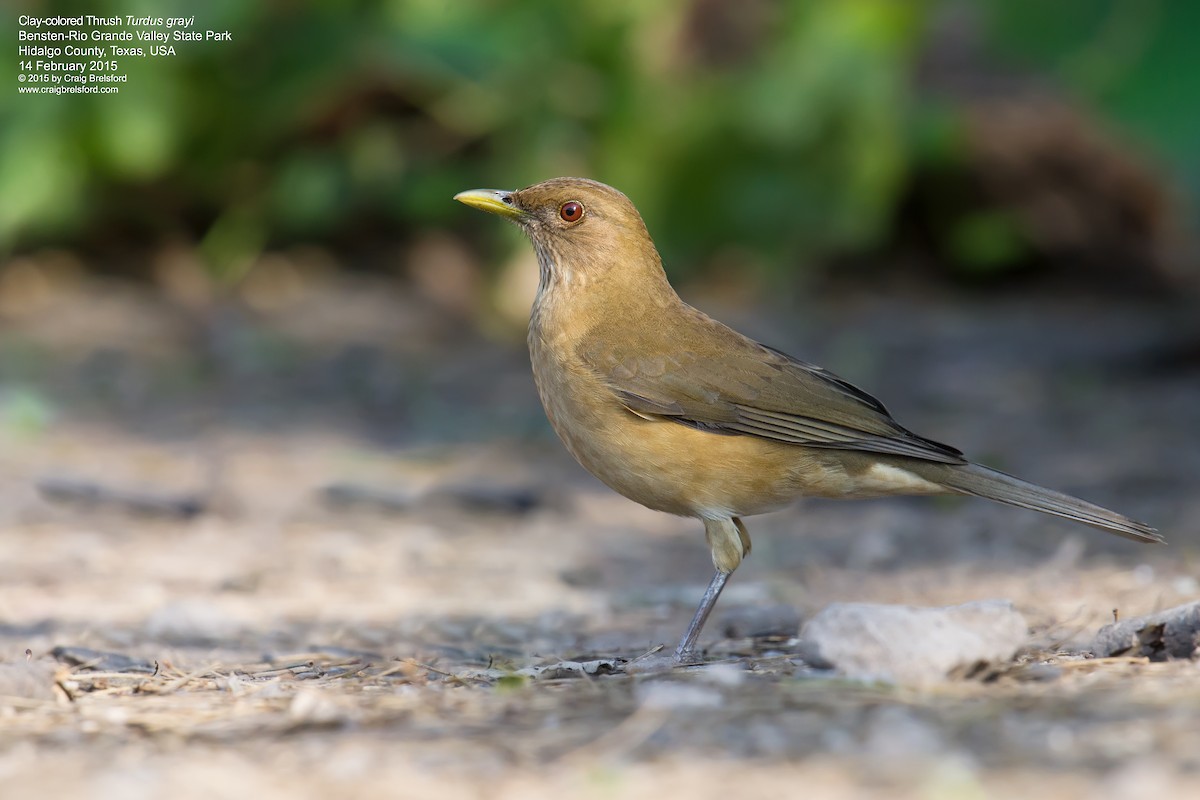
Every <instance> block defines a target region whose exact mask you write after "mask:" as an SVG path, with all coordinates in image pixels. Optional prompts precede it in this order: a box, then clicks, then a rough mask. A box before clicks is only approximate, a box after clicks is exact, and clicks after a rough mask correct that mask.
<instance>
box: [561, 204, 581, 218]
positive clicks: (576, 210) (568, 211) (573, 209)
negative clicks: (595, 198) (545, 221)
mask: <svg viewBox="0 0 1200 800" xmlns="http://www.w3.org/2000/svg"><path fill="white" fill-rule="evenodd" d="M558 215H559V216H560V217H562V220H563V222H578V221H579V220H581V219H583V203H580V202H579V201H578V200H568V201H567V202H565V203H563V204H562V205H561V206H559V208H558Z"/></svg>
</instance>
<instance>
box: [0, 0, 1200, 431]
mask: <svg viewBox="0 0 1200 800" xmlns="http://www.w3.org/2000/svg"><path fill="white" fill-rule="evenodd" d="M17 7H18V9H19V10H20V11H24V12H29V13H34V14H39V15H46V14H52V13H63V14H71V13H93V14H99V15H110V14H126V13H135V14H136V13H154V14H156V15H159V14H162V15H170V14H174V13H183V14H185V15H191V14H192V13H193V9H192V8H191V6H189V5H188V4H186V3H179V2H175V3H171V2H168V3H158V2H155V3H148V2H132V3H131V2H129V1H128V0H121V1H120V2H117V1H116V0H87V2H66V1H62V2H18V3H17ZM194 13H195V15H196V16H197V20H198V21H197V27H198V28H201V29H204V28H212V29H216V30H229V31H231V32H233V34H234V36H233V42H232V43H221V44H191V43H184V44H181V45H180V46H179V47H178V48H177V50H178V52H179V54H178V55H177V56H176V57H174V58H147V59H144V60H137V61H135V60H134V59H122V69H123V70H126V69H127V71H128V74H129V82H128V84H126V85H123V86H122V91H121V93H120V95H118V96H104V97H95V96H93V97H83V96H62V97H51V96H37V97H30V96H21V95H17V94H16V93H15V92H5V93H4V95H3V98H2V99H0V116H2V118H3V126H2V128H0V196H2V197H3V198H4V202H3V204H2V205H0V260H2V266H0V324H2V325H3V326H4V327H3V334H4V335H3V340H2V342H0V381H2V383H0V409H3V411H2V413H0V419H2V420H3V421H4V422H3V424H4V426H6V427H8V428H10V429H11V428H14V427H17V428H30V429H36V428H37V427H38V426H39V425H43V424H49V423H48V420H49V419H51V418H52V417H54V415H55V414H57V413H59V412H60V411H63V410H66V409H71V410H72V411H83V412H87V413H99V414H116V415H117V416H122V415H125V416H127V415H129V414H133V415H135V416H136V417H137V419H138V420H139V424H150V423H152V422H153V421H154V420H156V419H158V418H159V417H160V416H163V415H168V414H170V413H171V412H172V411H178V410H179V409H178V408H176V406H177V404H178V402H179V401H180V399H181V398H183V397H188V398H191V399H195V396H196V395H197V394H200V395H203V396H204V400H205V403H202V404H201V406H205V405H206V404H207V406H208V407H211V406H212V404H213V403H217V402H233V401H235V400H236V401H238V402H236V403H235V405H237V406H238V408H226V409H225V410H226V411H229V412H232V413H235V414H236V413H245V414H250V415H255V414H257V415H258V416H259V417H260V418H261V419H260V421H265V422H274V423H279V422H280V421H281V420H282V419H286V418H290V417H292V416H293V415H301V416H302V415H303V412H304V409H305V407H306V406H311V405H324V406H334V407H337V408H338V409H339V411H340V412H343V413H348V414H349V415H350V417H352V418H354V419H359V420H367V421H368V422H370V425H369V427H370V428H371V430H372V431H373V435H377V436H383V437H385V438H387V437H390V438H392V439H394V440H398V441H406V440H411V439H413V438H418V439H419V438H423V437H433V438H435V439H436V438H444V437H446V436H451V437H453V436H462V435H466V436H476V435H479V434H480V433H483V434H486V433H488V432H489V430H490V429H492V428H495V427H496V426H497V425H499V426H501V427H503V428H505V430H508V431H511V425H513V424H516V425H518V427H519V428H525V427H530V426H532V428H534V429H540V430H543V431H544V427H542V425H543V423H541V422H540V421H539V418H538V417H537V416H532V417H531V418H526V417H525V416H524V414H525V412H524V410H521V409H523V408H524V404H525V401H526V400H527V397H526V396H524V395H522V396H521V398H520V399H519V400H517V401H514V402H516V403H517V404H518V405H520V407H521V408H520V409H518V408H513V409H510V412H511V413H509V412H506V411H504V410H497V411H492V412H486V414H485V416H487V417H488V419H487V420H486V421H483V422H480V426H481V428H482V429H475V428H472V427H471V426H469V425H468V426H467V427H466V428H464V426H463V424H462V422H461V420H454V419H446V418H444V417H445V416H446V415H441V414H439V412H438V409H439V408H444V407H445V406H446V404H447V403H449V404H450V406H452V407H453V406H454V400H453V399H448V398H447V397H446V396H444V395H441V394H439V392H440V389H439V386H438V385H439V383H449V384H457V383H458V382H460V381H459V378H460V377H462V376H461V375H459V373H463V372H467V373H469V372H471V369H470V368H469V366H466V365H464V363H465V364H468V365H469V364H470V363H471V362H470V359H469V358H468V359H467V361H466V362H463V361H462V360H461V359H455V363H454V364H452V365H447V364H445V363H443V361H444V360H443V359H441V358H439V357H438V356H435V355H431V353H432V352H433V350H436V347H434V345H433V343H434V342H450V341H454V342H457V343H459V344H461V343H462V342H464V341H465V340H466V339H469V338H472V337H478V338H481V339H483V340H484V341H485V342H487V343H497V342H498V343H501V345H503V347H509V346H511V347H513V348H515V347H516V346H517V343H518V342H519V340H520V337H521V329H522V328H523V325H524V319H525V316H526V314H527V310H528V302H529V298H530V296H531V292H532V285H533V283H534V281H535V271H534V270H532V269H531V266H530V265H531V255H530V254H529V252H528V248H527V246H525V245H524V243H523V242H522V241H521V240H520V238H519V236H518V234H517V233H516V232H515V231H513V230H509V229H507V228H506V227H505V226H501V225H498V224H497V223H496V221H495V220H489V219H485V218H482V217H480V216H479V215H477V214H473V213H471V212H469V211H468V210H467V209H464V208H462V207H461V206H459V205H457V204H455V203H453V202H451V201H450V199H449V198H450V197H451V196H452V195H453V194H454V193H455V192H457V191H459V190H461V189H464V188H472V187H498V188H519V187H521V186H525V185H528V184H530V183H534V182H537V181H539V180H542V179H545V178H548V177H552V176H556V175H569V174H577V175H585V176H589V177H594V178H597V179H599V180H602V181H605V182H608V183H611V184H613V185H615V186H617V187H618V188H620V189H622V190H623V191H625V192H626V193H627V194H628V195H629V196H630V197H631V198H632V199H633V200H634V201H635V203H636V204H637V205H638V207H639V209H640V210H641V211H642V213H643V215H644V216H645V218H646V220H647V222H648V224H649V227H650V229H651V231H652V233H653V234H654V236H655V238H656V241H657V243H658V245H659V247H660V249H661V250H662V252H663V254H664V257H665V260H666V263H667V266H668V270H669V271H670V273H671V276H672V278H673V279H674V280H675V281H676V283H677V284H678V285H680V286H681V287H683V289H684V292H685V295H687V293H688V291H689V290H690V291H692V293H693V294H692V295H691V296H693V297H697V298H698V297H704V296H710V295H711V296H713V297H714V302H716V303H717V304H718V307H721V306H731V307H734V311H733V312H732V313H734V314H735V315H736V313H737V312H736V308H737V307H739V306H740V307H745V308H750V307H755V306H761V305H762V304H766V305H767V306H770V307H772V308H773V309H774V310H775V311H776V312H778V313H779V314H780V315H782V316H784V317H787V316H789V315H793V314H796V313H804V309H808V308H812V307H813V306H814V305H819V304H821V303H822V302H824V301H823V300H822V299H821V298H822V296H823V294H824V293H828V292H830V291H834V290H835V289H836V290H838V291H842V292H845V291H851V292H852V291H854V290H856V289H861V290H866V291H878V290H879V289H880V287H885V288H888V289H889V290H890V289H894V288H896V287H898V286H921V287H929V286H940V287H951V288H954V289H966V290H968V291H973V292H976V293H994V292H1009V293H1011V292H1014V291H1015V292H1044V291H1053V292H1057V296H1058V297H1060V298H1061V299H1062V300H1063V302H1071V299H1072V298H1077V297H1078V296H1080V295H1091V294H1108V295H1120V296H1121V297H1125V298H1135V299H1136V300H1137V301H1139V302H1141V301H1145V300H1146V299H1147V298H1158V299H1160V300H1161V299H1163V298H1166V299H1168V300H1174V301H1178V300H1179V298H1180V295H1181V294H1186V295H1188V296H1191V297H1194V296H1195V287H1196V285H1197V277H1198V271H1200V270H1198V268H1197V248H1196V239H1195V234H1196V229H1197V221H1198V216H1197V210H1196V209H1197V208H1198V207H1200V206H1198V204H1197V199H1198V198H1200V148H1197V147H1196V142H1197V141H1200V113H1197V111H1196V109H1197V108H1200V68H1198V67H1200V61H1198V57H1197V56H1196V55H1195V48H1194V43H1193V42H1192V40H1191V35H1190V32H1191V31H1194V30H1195V29H1196V28H1197V26H1198V25H1200V7H1197V6H1196V5H1195V4H1194V3H1189V2H1186V0H1148V1H1146V2H1135V0H1069V1H1065V2H1060V3H1055V4H1052V5H1051V6H1047V5H1046V4H1044V3H1037V2H1032V0H978V1H976V2H954V1H952V0H946V1H944V2H934V1H933V0H928V1H927V2H912V3H895V2H890V1H889V0H850V1H849V2H839V3H806V2H790V3H787V2H769V1H767V0H751V1H750V2H746V3H740V4H736V5H731V4H728V3H723V2H716V1H710V0H673V1H672V2H660V3H641V2H633V0H627V1H626V0H621V1H620V2H611V3H602V4H599V3H588V4H545V3H540V2H522V1H520V0H512V1H510V2H500V1H499V0H463V1H462V2H455V3H442V2H428V1H425V0H392V1H391V2H384V1H383V0H378V1H372V0H361V1H360V2H354V3H328V2H317V1H316V0H313V1H311V2H296V3H288V4H277V3H233V2H221V3H212V4H206V5H205V7H204V8H203V9H198V10H194ZM15 24H16V15H15V14H14V13H6V14H5V15H4V19H3V20H2V21H0V25H4V26H7V27H8V28H9V30H7V31H3V32H2V33H0V36H3V38H4V40H5V41H8V40H10V39H13V38H14V33H13V27H14V26H15ZM757 332H759V333H761V332H762V331H757ZM834 333H835V334H836V333H837V332H836V331H835V332H834ZM777 335H782V337H783V340H782V341H777V342H776V344H777V345H779V346H784V347H785V349H788V347H794V345H792V342H790V341H788V339H789V338H792V339H794V338H795V334H794V333H791V332H788V331H783V332H782V333H781V334H777ZM464 337H465V338H464ZM487 346H490V344H489V345H487ZM467 349H468V350H470V348H467ZM1185 349H1186V347H1185ZM392 359H399V361H394V360H392ZM484 363H493V362H492V360H490V359H489V360H487V361H485V362H484ZM504 363H505V364H506V365H507V364H508V363H509V362H504ZM834 366H835V367H836V366H837V365H834ZM851 366H853V364H851ZM843 368H844V367H843ZM858 377H859V378H860V379H861V378H863V377H867V376H863V375H859V376H858ZM522 380H524V379H523V378H522ZM214 386H220V387H221V390H220V391H216V392H210V393H208V394H205V392H206V391H207V390H211V389H212V387H214ZM451 393H452V392H451ZM467 396H468V397H474V398H478V397H479V395H478V392H475V391H469V392H467ZM503 397H504V394H503V392H501V393H499V394H498V395H488V398H489V399H491V400H493V401H496V402H499V403H501V404H502V400H503ZM191 410H192V411H195V409H191ZM535 410H536V409H535ZM197 413H198V412H197ZM531 413H532V412H531ZM147 415H148V416H147ZM450 416H451V417H453V416H454V415H450ZM172 424H175V425H178V424H179V420H174V421H173V422H172Z"/></svg>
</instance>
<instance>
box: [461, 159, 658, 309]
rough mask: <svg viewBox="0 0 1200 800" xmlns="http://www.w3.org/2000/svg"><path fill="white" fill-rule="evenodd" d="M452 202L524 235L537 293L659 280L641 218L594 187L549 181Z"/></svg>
mask: <svg viewBox="0 0 1200 800" xmlns="http://www.w3.org/2000/svg"><path fill="white" fill-rule="evenodd" d="M454 199H455V200H458V201H459V202H460V203H466V204H467V205H469V206H473V207H475V208H478V209H480V210H481V211H487V212H490V213H492V214H497V215H499V216H501V217H504V218H505V219H508V220H511V221H512V222H515V223H516V224H517V225H518V226H519V227H520V228H521V229H522V230H524V231H525V233H526V234H527V235H528V236H529V239H530V241H532V242H533V248H534V250H535V251H536V252H537V256H538V263H539V264H540V266H541V273H542V275H541V279H542V280H541V284H542V286H541V288H542V290H543V291H544V290H545V289H546V288H547V287H549V286H551V285H553V284H555V283H562V284H565V285H567V286H584V285H587V284H589V283H592V282H594V281H596V280H599V279H601V278H603V277H607V276H610V275H619V276H620V277H621V278H622V281H623V282H624V283H626V284H636V282H637V281H638V279H639V278H650V279H653V280H655V281H658V280H665V277H664V276H663V272H662V262H661V261H660V260H659V257H658V251H657V250H656V249H655V247H654V242H653V241H651V239H650V234H649V232H648V231H647V230H646V224H645V223H644V222H642V215H641V214H639V213H638V210H637V209H636V208H634V205H633V203H631V202H630V201H629V198H628V197H626V196H625V195H623V194H621V193H620V192H618V191H617V190H616V189H614V188H612V187H611V186H606V185H605V184H603V183H599V182H598V181H592V180H588V179H586V178H554V179H552V180H548V181H544V182H542V183H536V184H534V185H533V186H529V187H526V188H524V189H520V190H517V191H503V190H498V189H472V190H470V191H467V192H459V193H458V194H456V195H455V196H454Z"/></svg>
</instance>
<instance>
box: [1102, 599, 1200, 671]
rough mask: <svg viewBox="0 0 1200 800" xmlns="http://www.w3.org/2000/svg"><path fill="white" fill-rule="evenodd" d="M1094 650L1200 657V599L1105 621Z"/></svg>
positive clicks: (1157, 657) (1160, 658) (1105, 653)
mask: <svg viewBox="0 0 1200 800" xmlns="http://www.w3.org/2000/svg"><path fill="white" fill-rule="evenodd" d="M1091 651H1092V652H1093V653H1095V654H1096V655H1097V656H1099V657H1100V658H1107V657H1109V656H1122V655H1128V656H1146V657H1148V658H1149V659H1150V660H1151V661H1167V660H1169V659H1173V658H1196V657H1197V655H1200V600H1198V601H1196V602H1194V603H1187V604H1186V605H1182V606H1176V607H1175V608H1168V609H1167V610H1166V611H1159V612H1156V613H1154V614H1147V615H1145V616H1143V617H1134V618H1133V619H1127V620H1122V621H1120V622H1114V623H1112V624H1110V625H1105V626H1104V627H1103V628H1101V629H1100V630H1099V631H1098V632H1097V633H1096V639H1095V641H1093V642H1092V646H1091Z"/></svg>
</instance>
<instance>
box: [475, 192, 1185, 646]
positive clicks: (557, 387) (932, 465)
mask: <svg viewBox="0 0 1200 800" xmlns="http://www.w3.org/2000/svg"><path fill="white" fill-rule="evenodd" d="M454 199H455V200H458V201H459V202H461V203H465V204H466V205H468V206H471V207H474V208H476V209H479V210H482V211H486V212H490V213H492V214H496V215H498V216H500V217H503V218H505V219H507V220H509V221H511V222H514V223H516V225H517V226H518V227H519V228H520V229H521V230H522V231H524V233H525V234H526V236H527V237H528V239H529V241H530V242H531V243H532V245H533V249H534V252H535V253H536V255H537V262H538V269H539V278H538V287H537V294H536V296H535V299H534V301H533V308H532V310H531V313H530V319H529V332H528V344H529V353H530V361H531V363H532V366H533V377H534V382H535V384H536V385H537V391H538V395H539V397H540V398H541V401H542V405H543V407H544V408H545V411H546V416H547V417H548V418H549V421H550V424H551V427H553V428H554V431H555V432H556V433H557V435H558V437H559V438H560V439H561V440H562V442H563V444H564V445H565V446H566V448H567V450H569V451H570V453H571V455H573V456H574V457H575V459H576V460H577V461H578V462H579V463H580V464H581V465H583V467H584V468H586V469H587V470H588V471H589V472H591V473H592V474H593V475H594V476H596V477H597V478H599V479H600V480H601V481H602V482H603V483H605V484H607V485H608V486H609V487H611V488H612V489H614V490H616V491H617V492H619V493H620V494H622V495H624V496H625V497H627V498H629V499H630V500H633V501H635V502H637V503H640V504H642V505H643V506H646V507H648V508H651V509H655V510H658V511H664V512H667V513H670V514H676V515H680V516H685V517H694V518H697V519H699V520H700V521H701V522H702V523H703V525H704V533H705V537H706V539H707V543H708V546H709V549H710V550H711V553H712V562H713V567H714V568H715V574H714V575H713V577H712V579H711V581H710V582H709V585H708V588H707V589H706V590H705V592H704V594H703V596H702V598H701V600H700V604H699V606H698V607H697V609H696V612H695V614H694V616H693V618H692V621H691V623H690V624H689V625H688V627H687V629H686V631H685V632H684V634H683V637H682V638H681V639H680V642H679V645H678V647H676V649H675V652H674V662H675V663H676V664H680V665H686V664H691V663H698V662H699V661H701V660H702V658H701V656H700V654H699V653H698V652H697V651H696V643H697V641H698V639H699V636H700V632H701V631H702V630H703V628H704V623H705V621H706V620H707V619H708V617H709V614H710V613H711V612H712V610H713V607H714V606H715V605H716V603H717V599H718V597H719V596H720V594H721V591H722V590H723V589H724V587H725V585H726V582H727V581H728V579H729V576H730V575H731V574H732V573H733V572H734V570H736V569H737V568H738V566H739V565H740V564H741V562H742V560H743V559H744V558H745V557H746V556H748V555H749V554H750V534H749V533H748V532H747V529H746V525H745V523H744V522H743V518H745V517H749V516H752V515H755V514H762V513H764V512H768V511H773V510H776V509H779V508H781V507H784V506H786V505H788V504H789V503H791V502H792V501H794V500H796V499H798V498H800V497H803V496H810V497H827V498H867V497H881V496H889V495H939V494H950V495H974V496H976V497H983V498H987V499H989V500H994V501H997V502H1000V503H1005V504H1008V505H1010V506H1017V507H1020V508H1026V509H1032V510H1035V511H1041V512H1044V513H1047V514H1053V515H1055V516H1058V517H1063V518H1065V519H1068V520H1073V521H1075V522H1080V523H1083V524H1086V525H1090V526H1092V527H1095V528H1099V529H1101V530H1105V531H1109V532H1111V533H1115V534H1117V535H1119V536H1123V537H1126V538H1129V539H1133V540H1135V541H1139V542H1162V541H1163V540H1162V537H1160V536H1159V535H1158V533H1157V532H1156V530H1155V529H1154V528H1151V527H1150V526H1148V525H1146V524H1144V523H1142V522H1137V521H1135V520H1132V519H1130V518H1128V517H1125V516H1123V515H1121V514H1118V513H1116V512H1114V511H1110V510H1108V509H1106V508H1101V507H1100V506H1097V505H1093V504H1091V503H1088V502H1086V501H1084V500H1080V499H1078V498H1075V497H1072V496H1070V495H1066V494H1063V493H1061V492H1057V491H1054V490H1052V489H1047V488H1044V487H1042V486H1038V485H1035V484H1033V483H1028V482H1026V481H1023V480H1021V479H1019V478H1016V477H1013V476H1011V475H1007V474H1005V473H1003V472H1000V471H998V470H994V469H990V468H988V467H985V466H982V465H980V464H975V463H972V462H970V461H968V460H967V458H966V457H965V456H964V455H963V453H962V452H961V451H959V450H958V449H956V448H954V447H950V446H949V445H945V444H941V443H940V442H936V441H934V440H932V439H927V438H925V437H923V436H919V435H917V434H915V433H913V432H911V431H909V430H908V429H906V428H904V427H902V426H901V425H900V424H899V423H898V422H896V421H895V419H893V417H892V415H891V414H890V413H889V412H888V410H887V409H886V408H885V407H884V405H883V404H882V403H881V402H880V401H879V400H877V399H875V398H874V397H873V396H871V395H870V394H868V393H867V392H865V391H863V390H862V389H859V388H858V387H856V386H854V385H853V384H851V383H850V382H848V381H846V380H843V379H842V378H840V377H838V376H837V375H835V374H834V373H832V372H830V371H828V370H825V369H823V368H821V367H819V366H816V365H814V364H810V363H807V362H804V361H801V360H799V359H796V358H793V357H792V356H790V355H787V354H786V353H784V352H783V351H781V350H777V349H775V348H772V347H769V346H767V345H764V344H760V343H759V342H756V341H754V340H753V339H751V338H749V337H747V336H744V335H742V334H741V333H738V332H737V331H735V330H733V329H732V328H729V327H727V326H725V325H723V324H722V323H720V322H718V321H716V320H714V319H712V318H711V317H709V316H707V315H706V314H704V313H703V312H701V311H699V310H697V309H696V308H693V307H692V306H690V305H688V304H687V303H685V302H684V301H683V300H682V299H681V298H680V297H679V295H678V294H677V293H676V292H675V290H674V288H672V286H671V284H670V283H669V282H668V279H667V275H666V272H665V271H664V269H663V263H662V259H661V257H660V256H659V253H658V250H657V248H656V247H655V245H654V242H653V240H652V239H651V237H650V233H649V231H648V230H647V228H646V224H645V222H644V221H643V220H642V217H641V214H639V213H638V210H637V208H636V207H635V206H634V204H633V203H632V202H631V201H630V200H629V198H627V197H626V196H625V195H624V194H622V193H621V192H620V191H618V190H617V189H614V188H612V187H611V186H608V185H606V184H603V183H600V182H597V181H594V180H589V179H586V178H554V179H551V180H547V181H544V182H541V183H537V184H534V185H532V186H529V187H526V188H524V189H519V190H515V191H507V190H496V189H473V190H469V191H464V192H460V193H458V194H457V195H455V196H454Z"/></svg>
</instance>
